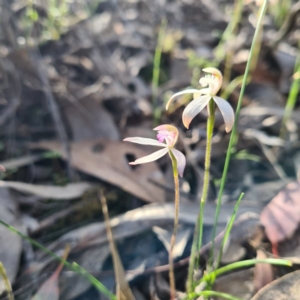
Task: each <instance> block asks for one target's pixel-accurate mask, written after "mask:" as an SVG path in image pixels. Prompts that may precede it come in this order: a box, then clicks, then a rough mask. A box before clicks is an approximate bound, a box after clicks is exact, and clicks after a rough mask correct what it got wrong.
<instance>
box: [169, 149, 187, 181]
mask: <svg viewBox="0 0 300 300" xmlns="http://www.w3.org/2000/svg"><path fill="white" fill-rule="evenodd" d="M170 150H171V151H172V153H173V155H174V156H175V158H176V160H177V170H178V174H179V175H180V176H181V177H182V176H183V172H184V169H185V165H186V159H185V156H184V154H183V153H181V152H180V151H178V150H176V149H174V148H171V149H170Z"/></svg>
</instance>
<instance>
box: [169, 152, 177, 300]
mask: <svg viewBox="0 0 300 300" xmlns="http://www.w3.org/2000/svg"><path fill="white" fill-rule="evenodd" d="M169 154H170V157H171V160H172V167H173V176H174V185H175V216H174V228H173V234H172V238H171V243H170V251H169V264H170V270H169V277H170V291H171V292H170V293H171V294H170V299H171V300H174V299H175V296H176V287H175V274H174V264H173V249H174V246H175V242H176V235H177V229H178V219H179V179H178V169H177V160H176V158H175V156H174V155H173V153H172V151H169Z"/></svg>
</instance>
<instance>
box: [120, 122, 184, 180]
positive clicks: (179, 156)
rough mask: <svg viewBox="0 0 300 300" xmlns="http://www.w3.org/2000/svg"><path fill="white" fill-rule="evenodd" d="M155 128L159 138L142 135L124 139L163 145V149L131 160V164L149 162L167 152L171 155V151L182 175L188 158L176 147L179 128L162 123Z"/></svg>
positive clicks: (144, 143) (143, 143)
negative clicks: (143, 136)
mask: <svg viewBox="0 0 300 300" xmlns="http://www.w3.org/2000/svg"><path fill="white" fill-rule="evenodd" d="M153 130H156V131H158V132H157V140H154V139H149V138H142V137H129V138H126V139H124V141H125V142H131V143H136V144H142V145H150V146H157V147H162V148H163V149H160V150H158V151H155V152H154V153H152V154H150V155H147V156H144V157H141V158H139V159H137V160H135V161H134V162H130V163H129V164H130V165H138V164H144V163H148V162H151V161H155V160H157V159H159V158H161V157H162V156H164V155H165V154H167V153H169V155H171V154H170V153H172V154H173V155H174V157H175V158H176V161H177V169H178V174H179V175H180V176H182V175H183V171H184V168H185V164H186V159H185V156H184V155H183V153H181V152H180V151H178V150H176V149H175V148H174V146H175V144H176V142H177V139H178V135H179V133H178V129H177V128H176V127H175V126H173V125H168V124H165V125H160V126H158V127H156V128H154V129H153Z"/></svg>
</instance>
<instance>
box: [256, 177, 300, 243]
mask: <svg viewBox="0 0 300 300" xmlns="http://www.w3.org/2000/svg"><path fill="white" fill-rule="evenodd" d="M260 221H261V223H262V224H263V225H264V227H265V231H266V235H267V237H268V239H269V240H270V242H271V243H272V244H273V245H276V244H277V243H279V242H281V241H283V240H285V239H287V238H289V237H291V236H292V235H293V233H294V232H295V230H296V229H297V228H298V225H299V223H300V183H299V182H297V181H295V182H291V183H289V184H288V185H287V186H286V187H285V188H284V189H283V190H281V191H280V192H279V193H278V194H277V196H275V197H274V198H273V200H272V201H271V202H270V203H269V204H268V205H267V206H266V207H265V208H264V209H263V211H262V213H261V215H260Z"/></svg>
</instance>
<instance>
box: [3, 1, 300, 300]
mask: <svg viewBox="0 0 300 300" xmlns="http://www.w3.org/2000/svg"><path fill="white" fill-rule="evenodd" d="M261 3H262V1H259V0H257V1H251V0H244V1H241V0H235V1H233V0H212V1H210V0H151V1H147V0H107V1H105V0H2V1H1V3H0V23H1V31H0V125H1V127H0V135H1V138H0V159H1V164H2V165H3V166H4V167H5V168H6V172H5V173H1V174H0V176H1V181H0V219H1V220H3V221H5V222H7V223H9V224H10V225H12V226H14V227H16V228H17V229H18V230H20V231H21V232H22V233H24V234H26V235H29V236H30V237H31V238H33V239H35V240H36V241H38V242H40V243H42V244H43V245H46V246H47V247H48V248H49V249H50V250H51V251H54V252H55V253H56V254H57V255H59V256H63V254H64V253H65V254H66V253H67V252H68V251H67V250H66V247H70V253H69V256H68V260H69V261H71V262H72V261H76V262H77V263H78V264H80V265H81V266H82V267H84V268H85V269H86V270H88V271H89V272H90V273H91V274H93V275H94V276H95V277H96V278H97V279H99V280H100V281H101V282H102V283H103V284H104V285H105V286H106V287H107V288H108V289H110V290H111V291H112V292H114V288H115V279H114V272H113V264H112V258H111V254H110V249H109V244H108V239H107V234H106V229H105V225H104V223H103V213H102V208H101V203H100V201H99V195H98V193H99V191H100V190H101V191H102V193H103V194H104V195H105V197H106V199H107V204H108V210H109V214H110V217H111V227H112V229H113V233H114V240H115V243H116V245H117V248H118V250H119V254H120V257H121V260H122V262H123V266H124V269H125V270H126V279H127V281H128V282H129V284H130V287H131V289H132V291H133V294H134V296H135V298H136V299H138V300H143V299H168V297H169V284H168V266H166V267H165V268H161V269H156V268H157V267H158V266H164V265H167V264H168V247H169V241H170V238H171V235H172V228H173V215H174V205H173V202H174V194H173V193H174V192H173V177H172V166H171V163H170V161H169V159H168V157H164V158H162V159H160V160H159V161H158V162H153V163H149V164H145V165H139V166H129V165H128V162H130V161H133V160H135V159H136V158H138V157H141V156H144V155H147V154H150V153H151V152H152V150H153V149H152V148H151V147H147V146H139V145H138V146H137V145H133V144H130V143H124V142H122V139H123V138H125V137H132V136H140V137H149V138H155V132H154V131H153V130H152V128H154V127H155V126H157V125H158V124H173V125H175V126H177V127H178V128H179V130H180V138H179V140H178V144H177V149H178V150H180V151H182V152H183V153H185V155H186V157H187V167H186V170H185V174H184V177H183V178H182V179H181V180H180V188H181V203H182V206H181V208H180V210H181V212H180V228H179V232H178V238H177V243H176V246H175V250H174V255H175V267H176V272H175V275H176V282H177V289H178V291H181V292H182V293H183V292H184V290H185V281H186V275H187V265H188V257H189V254H190V247H191V242H192V236H193V228H194V224H195V221H196V218H197V212H198V207H199V198H200V196H201V188H202V180H203V166H204V155H205V146H206V119H207V112H206V111H205V110H203V111H202V112H201V113H200V114H199V115H198V116H197V117H196V118H195V119H194V120H193V122H192V124H191V126H190V129H189V130H186V129H185V128H184V127H183V125H182V122H181V114H182V111H183V109H184V107H185V106H186V104H187V103H189V102H190V100H191V97H190V96H189V95H184V96H182V97H180V98H178V101H176V102H174V104H173V105H172V106H171V107H170V109H169V110H168V111H165V103H166V101H167V100H168V99H169V98H170V96H171V95H172V94H174V93H175V92H178V91H180V90H182V89H185V88H187V87H193V88H200V85H199V78H200V77H201V76H203V73H202V71H201V70H202V69H203V68H205V67H208V66H213V67H217V68H219V69H220V70H221V71H222V73H223V75H224V80H223V87H222V90H221V91H220V95H221V96H222V97H223V98H225V99H227V100H228V101H229V102H230V104H231V105H232V106H233V108H234V109H235V108H236V105H237V101H238V97H239V91H240V86H241V82H242V78H243V74H244V70H245V66H246V63H247V60H248V56H249V49H250V46H251V42H252V38H253V34H254V31H255V28H256V24H257V21H258V14H259V9H260V5H261ZM299 4H300V2H298V1H292V0H272V1H271V0H270V1H269V3H268V8H267V13H266V16H265V17H264V20H263V26H262V28H260V31H259V39H258V42H257V44H256V45H255V53H254V59H253V63H252V65H251V70H250V77H249V79H248V84H247V86H246V92H245V95H244V97H243V99H242V109H241V113H240V116H239V120H238V123H237V134H236V143H235V147H234V149H233V151H232V161H231V163H230V167H229V173H228V177H227V184H226V186H225V193H224V196H223V200H222V201H223V206H222V209H221V215H220V220H219V223H218V233H219V232H221V230H223V229H224V227H225V226H226V223H227V222H228V219H229V217H230V216H231V214H232V211H233V208H234V204H235V201H236V200H237V198H238V197H239V195H240V193H241V192H242V191H243V192H245V196H244V198H243V201H242V204H241V207H240V210H239V213H240V214H241V215H243V214H244V218H242V219H241V220H242V221H241V220H240V221H239V222H240V223H239V225H238V226H236V227H233V231H232V234H231V239H230V245H229V246H228V247H227V248H226V249H227V251H226V253H225V255H224V257H223V260H222V263H223V264H227V263H229V262H235V261H239V260H241V259H245V258H254V257H257V255H258V253H259V252H258V250H257V249H259V248H260V247H262V245H264V247H265V249H267V250H268V251H271V245H270V243H269V240H271V241H272V239H271V238H270V236H269V235H268V236H267V237H266V235H265V232H264V231H263V229H262V223H261V222H262V220H261V218H260V214H261V212H262V210H263V209H269V210H271V211H272V216H274V217H273V218H271V217H270V216H269V217H267V218H269V219H268V220H269V221H270V220H271V221H272V222H273V223H272V224H273V225H274V226H275V227H274V228H276V226H277V227H278V228H282V226H283V227H284V226H286V227H287V228H286V227H285V228H283V229H282V231H283V234H282V236H283V237H282V236H281V239H280V241H281V242H282V244H280V245H281V246H280V247H279V248H278V251H279V254H280V255H281V256H293V257H299V253H298V254H297V251H298V249H299V244H300V242H299V232H298V231H297V230H298V224H299V221H300V220H299V215H300V214H298V212H299V204H297V199H300V197H299V195H300V186H299V185H300V184H299V185H298V181H296V183H297V185H296V187H295V189H296V192H295V193H294V194H293V196H291V197H292V199H294V200H293V201H291V202H292V204H291V205H295V207H292V208H291V211H293V212H294V213H295V214H296V216H294V217H295V218H290V216H285V218H288V219H289V220H290V219H293V221H292V224H290V223H288V222H287V221H286V219H284V216H283V217H282V216H281V215H278V212H277V211H276V209H274V207H273V206H270V204H272V201H271V200H272V199H273V198H274V197H275V195H276V194H277V193H278V192H280V190H282V189H283V187H284V186H285V185H286V184H287V183H288V182H290V181H295V180H297V174H298V171H299V166H300V143H299V134H300V130H299V124H300V105H299V104H300V102H299V85H300V83H299V78H300V58H299V44H300V5H299ZM229 137H230V135H229V134H226V133H225V128H224V124H223V119H222V116H221V114H220V113H219V112H217V116H216V124H215V129H214V136H213V145H212V167H211V181H210V191H209V199H208V203H207V206H206V211H205V220H204V222H205V228H204V243H203V244H206V243H208V242H209V241H210V240H211V234H212V225H213V220H214V213H215V200H216V197H217V194H218V190H219V186H220V178H221V176H222V171H223V165H224V160H225V155H226V151H227V145H228V141H229ZM285 200H286V199H283V200H282V201H285ZM270 201H271V202H270ZM278 201H281V200H280V199H279V200H278ZM298 202H299V200H298ZM275 207H276V205H275ZM245 216H246V217H245ZM271 221H270V222H271ZM291 236H294V238H293V243H286V239H287V237H291ZM253 240H254V241H256V244H255V243H253ZM275 240H276V239H275ZM273 241H274V240H273ZM263 243H264V244H263ZM298 252H299V251H298ZM208 254H209V251H206V252H205V251H204V255H203V256H202V258H201V260H202V261H201V262H202V263H203V265H204V264H205V261H206V259H207V258H208ZM0 261H1V262H2V263H3V265H4V267H5V269H6V273H7V277H8V279H9V280H10V282H11V284H12V287H13V291H14V296H15V299H21V300H23V299H32V297H33V296H34V295H36V294H37V293H39V290H40V289H41V286H42V284H43V283H44V282H47V280H49V278H50V277H51V275H52V274H53V272H54V271H55V270H56V269H57V267H58V264H57V262H55V261H54V260H52V259H51V258H50V257H49V256H48V255H46V254H44V253H43V252H42V251H41V250H38V249H37V248H36V247H34V246H33V245H32V244H31V243H30V242H28V241H26V240H24V239H22V238H21V237H20V236H18V235H15V234H14V233H12V232H10V231H9V230H7V228H5V227H0ZM176 262H177V265H176ZM240 272H241V273H238V274H231V275H229V276H227V277H225V278H223V277H221V278H220V280H219V281H218V282H217V283H216V286H215V289H216V290H218V291H222V292H226V293H230V294H233V295H235V296H238V297H241V298H242V299H251V297H252V296H253V295H254V294H255V292H256V291H257V290H259V289H260V288H261V286H259V284H257V281H258V282H260V281H261V280H259V279H257V275H256V277H255V270H254V268H251V269H247V270H243V271H240ZM278 272H279V273H280V272H281V273H280V274H281V275H282V274H283V273H285V272H286V271H285V270H279V271H278V270H277V273H276V274H277V275H278ZM54 274H55V273H54ZM274 274H275V273H274ZM274 274H273V275H274ZM57 275H58V273H57ZM230 276H232V277H230ZM273 277H275V275H274V276H273ZM273 277H272V278H273ZM55 280H56V284H58V285H59V290H57V289H56V288H53V287H52V286H51V285H50V284H49V282H48V291H49V293H50V295H52V296H51V297H52V298H49V299H63V300H68V299H76V300H79V299H80V300H83V299H89V300H90V299H91V300H93V299H107V298H106V297H105V296H103V295H101V294H100V293H99V291H97V290H96V289H95V288H94V287H92V286H91V284H90V283H89V282H88V281H86V280H85V279H84V278H82V277H81V276H80V275H78V274H76V273H74V272H71V271H68V270H67V269H63V271H62V272H61V273H60V275H59V277H57V278H56V279H55ZM229 282H230V284H228V283H229ZM5 291H6V287H5V282H4V281H3V279H0V294H1V295H2V296H0V299H10V298H8V296H7V295H6V292H5ZM38 295H39V296H38V297H37V298H36V299H47V298H46V296H45V295H44V294H42V295H44V296H41V294H38ZM215 299H217V298H215Z"/></svg>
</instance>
